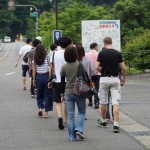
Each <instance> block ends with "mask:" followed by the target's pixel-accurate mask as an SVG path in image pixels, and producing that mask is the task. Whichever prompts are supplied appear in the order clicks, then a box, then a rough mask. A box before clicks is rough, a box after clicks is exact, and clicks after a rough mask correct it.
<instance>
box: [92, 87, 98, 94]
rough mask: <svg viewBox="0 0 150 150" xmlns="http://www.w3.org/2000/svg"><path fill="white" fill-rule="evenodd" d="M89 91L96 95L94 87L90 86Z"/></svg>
mask: <svg viewBox="0 0 150 150" xmlns="http://www.w3.org/2000/svg"><path fill="white" fill-rule="evenodd" d="M91 93H92V95H96V94H97V91H96V89H95V88H94V87H92V88H91Z"/></svg>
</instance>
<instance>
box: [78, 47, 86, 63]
mask: <svg viewBox="0 0 150 150" xmlns="http://www.w3.org/2000/svg"><path fill="white" fill-rule="evenodd" d="M77 53H78V56H77V60H78V61H79V62H81V61H82V58H83V57H84V56H85V51H84V47H83V46H82V45H78V46H77Z"/></svg>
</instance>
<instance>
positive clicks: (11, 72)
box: [5, 72, 16, 76]
mask: <svg viewBox="0 0 150 150" xmlns="http://www.w3.org/2000/svg"><path fill="white" fill-rule="evenodd" d="M14 73H16V72H11V73H8V74H5V75H6V76H9V75H11V74H14Z"/></svg>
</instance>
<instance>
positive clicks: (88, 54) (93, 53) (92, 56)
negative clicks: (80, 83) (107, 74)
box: [85, 50, 101, 75]
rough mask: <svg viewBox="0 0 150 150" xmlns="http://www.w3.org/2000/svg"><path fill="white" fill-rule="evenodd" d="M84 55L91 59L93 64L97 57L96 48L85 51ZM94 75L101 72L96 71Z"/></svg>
mask: <svg viewBox="0 0 150 150" xmlns="http://www.w3.org/2000/svg"><path fill="white" fill-rule="evenodd" d="M85 55H86V56H87V57H89V58H90V59H91V60H92V62H93V64H94V66H95V63H96V61H97V57H98V52H97V51H96V50H90V52H88V53H86V54H85ZM96 75H101V73H100V72H99V71H96Z"/></svg>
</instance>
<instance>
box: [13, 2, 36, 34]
mask: <svg viewBox="0 0 150 150" xmlns="http://www.w3.org/2000/svg"><path fill="white" fill-rule="evenodd" d="M14 6H15V7H26V6H28V7H34V9H35V10H36V12H37V13H38V10H37V8H36V7H35V6H34V5H14ZM35 28H36V35H38V15H37V17H36V23H35Z"/></svg>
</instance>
